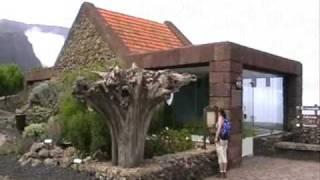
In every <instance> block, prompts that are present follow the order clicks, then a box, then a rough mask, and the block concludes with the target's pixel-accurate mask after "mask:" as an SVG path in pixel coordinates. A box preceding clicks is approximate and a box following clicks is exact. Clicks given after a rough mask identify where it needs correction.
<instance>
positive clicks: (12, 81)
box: [0, 64, 23, 96]
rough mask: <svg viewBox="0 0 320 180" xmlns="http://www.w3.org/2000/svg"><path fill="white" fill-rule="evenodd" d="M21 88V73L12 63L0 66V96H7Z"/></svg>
mask: <svg viewBox="0 0 320 180" xmlns="http://www.w3.org/2000/svg"><path fill="white" fill-rule="evenodd" d="M22 89H23V73H22V71H21V69H20V68H19V67H18V66H17V65H14V64H9V65H1V66H0V96H9V95H12V94H15V93H17V92H19V91H20V90H22Z"/></svg>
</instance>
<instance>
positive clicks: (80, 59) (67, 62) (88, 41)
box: [55, 15, 116, 71]
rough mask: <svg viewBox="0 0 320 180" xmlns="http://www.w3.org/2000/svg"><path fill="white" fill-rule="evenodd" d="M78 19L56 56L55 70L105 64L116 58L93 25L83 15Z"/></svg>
mask: <svg viewBox="0 0 320 180" xmlns="http://www.w3.org/2000/svg"><path fill="white" fill-rule="evenodd" d="M78 18H80V19H79V20H78V23H75V24H74V25H73V26H72V28H71V30H70V32H69V35H68V39H67V41H66V42H65V44H64V47H63V49H62V50H61V52H60V54H59V56H58V59H57V62H56V64H55V69H59V70H63V71H64V70H71V69H76V68H79V67H86V66H88V65H92V64H106V63H108V62H110V61H111V60H114V59H115V57H116V55H115V53H114V52H112V50H111V49H110V48H109V46H108V45H107V43H106V42H105V41H104V40H103V39H102V37H101V36H100V34H99V32H98V31H97V29H96V28H95V26H94V24H93V23H92V22H91V21H90V20H89V19H88V18H87V17H86V16H85V15H80V17H78Z"/></svg>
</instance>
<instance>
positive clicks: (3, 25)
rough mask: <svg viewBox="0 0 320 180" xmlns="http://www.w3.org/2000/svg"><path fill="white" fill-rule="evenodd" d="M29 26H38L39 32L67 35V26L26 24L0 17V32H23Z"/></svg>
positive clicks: (29, 27)
mask: <svg viewBox="0 0 320 180" xmlns="http://www.w3.org/2000/svg"><path fill="white" fill-rule="evenodd" d="M31 28H39V30H40V31H41V32H45V33H54V34H58V35H61V36H63V37H65V38H66V37H67V35H68V31H69V29H68V28H65V27H60V26H48V25H41V24H26V23H22V22H17V21H11V20H7V19H0V33H1V32H21V31H22V32H25V31H27V30H29V29H31Z"/></svg>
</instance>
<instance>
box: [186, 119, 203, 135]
mask: <svg viewBox="0 0 320 180" xmlns="http://www.w3.org/2000/svg"><path fill="white" fill-rule="evenodd" d="M204 126H205V124H204V122H203V120H202V119H193V120H191V121H188V122H186V123H185V124H184V125H183V128H185V129H187V130H188V131H189V132H190V133H191V134H197V135H205V134H207V133H208V132H207V130H206V129H205V127H204Z"/></svg>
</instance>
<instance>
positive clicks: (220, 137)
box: [215, 108, 231, 178]
mask: <svg viewBox="0 0 320 180" xmlns="http://www.w3.org/2000/svg"><path fill="white" fill-rule="evenodd" d="M216 128H217V131H216V136H215V143H216V151H217V155H218V162H219V168H220V173H219V174H218V176H219V177H222V178H226V177H227V175H226V173H227V162H228V158H227V149H228V139H229V136H230V129H231V124H230V122H229V120H228V119H227V116H226V113H225V111H224V110H223V109H221V108H220V109H219V111H218V122H217V124H216Z"/></svg>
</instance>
